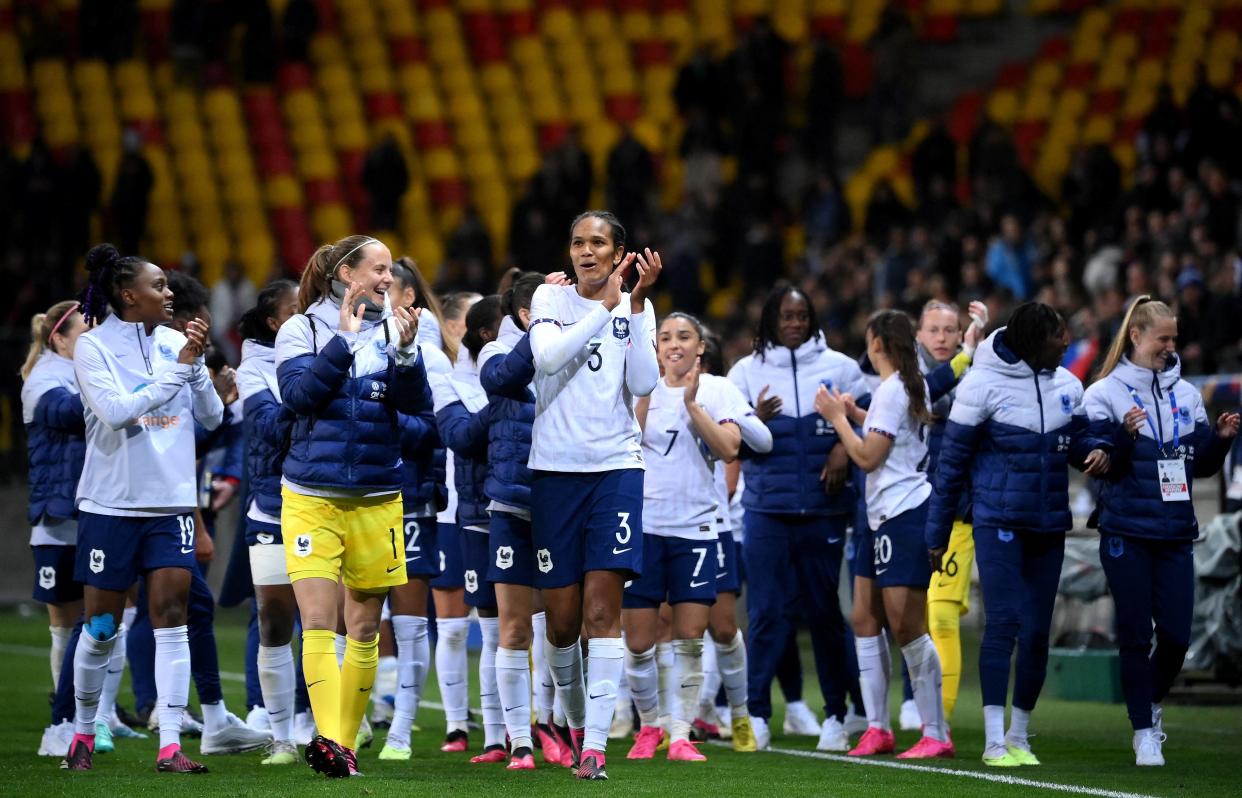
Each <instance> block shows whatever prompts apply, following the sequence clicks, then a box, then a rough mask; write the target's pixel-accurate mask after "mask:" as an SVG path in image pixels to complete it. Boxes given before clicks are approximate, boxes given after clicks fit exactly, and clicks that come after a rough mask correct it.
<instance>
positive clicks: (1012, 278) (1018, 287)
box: [987, 213, 1034, 301]
mask: <svg viewBox="0 0 1242 798" xmlns="http://www.w3.org/2000/svg"><path fill="white" fill-rule="evenodd" d="M1033 256H1034V253H1033V252H1032V246H1031V242H1030V240H1029V239H1027V237H1026V235H1025V234H1024V232H1023V230H1022V223H1021V222H1020V221H1018V217H1017V216H1015V215H1014V214H1012V213H1008V214H1005V216H1004V217H1003V218H1002V219H1001V232H1000V235H999V236H998V237H997V238H995V239H994V240H993V241H992V243H991V244H990V245H989V246H988V261H987V272H988V277H991V278H992V280H993V281H995V282H996V283H997V284H998V285H1000V286H1001V287H1002V288H1007V289H1009V292H1010V293H1011V294H1012V295H1013V297H1014V299H1017V300H1019V301H1021V300H1025V299H1026V298H1027V297H1029V296H1030V295H1031V293H1032V283H1031V270H1032V263H1031V261H1032V259H1033Z"/></svg>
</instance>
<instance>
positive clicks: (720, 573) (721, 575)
mask: <svg viewBox="0 0 1242 798" xmlns="http://www.w3.org/2000/svg"><path fill="white" fill-rule="evenodd" d="M728 575H729V572H728V571H717V572H716V579H717V580H720V579H724V578H725V577H726V576H728Z"/></svg>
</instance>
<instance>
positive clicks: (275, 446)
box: [237, 340, 296, 518]
mask: <svg viewBox="0 0 1242 798" xmlns="http://www.w3.org/2000/svg"><path fill="white" fill-rule="evenodd" d="M237 389H238V392H239V393H240V394H241V399H242V425H243V428H244V430H245V436H246V478H247V480H248V485H249V490H250V495H251V497H252V498H253V499H254V501H255V504H257V505H258V506H259V510H261V511H262V512H263V513H265V514H266V515H271V516H275V517H277V518H279V517H280V476H281V474H282V473H283V470H284V469H283V466H284V461H285V452H286V451H288V449H289V433H290V431H291V430H292V428H293V422H294V419H295V418H296V415H295V414H294V412H293V411H292V410H290V409H289V408H288V407H286V406H285V405H283V404H281V401H280V386H279V384H278V383H277V381H276V348H275V346H273V345H271V344H265V343H263V342H261V341H253V340H251V341H245V342H243V343H242V362H241V365H240V366H238V367H237Z"/></svg>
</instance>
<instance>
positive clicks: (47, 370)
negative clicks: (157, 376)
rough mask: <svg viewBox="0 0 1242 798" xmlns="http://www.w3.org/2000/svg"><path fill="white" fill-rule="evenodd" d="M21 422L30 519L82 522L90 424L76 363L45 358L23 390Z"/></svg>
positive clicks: (49, 354) (50, 356) (51, 355)
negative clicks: (78, 500)
mask: <svg viewBox="0 0 1242 798" xmlns="http://www.w3.org/2000/svg"><path fill="white" fill-rule="evenodd" d="M22 422H23V423H24V424H25V425H26V452H27V454H28V455H29V457H30V506H29V507H28V508H27V511H26V518H27V520H28V521H30V523H32V524H37V523H38V522H39V519H41V518H43V517H44V516H46V517H47V518H49V519H58V520H59V519H66V518H77V517H78V511H77V508H76V506H75V503H74V497H75V496H76V494H77V491H78V479H79V477H81V476H82V463H83V462H85V460H86V421H85V418H84V416H83V413H82V397H81V396H79V395H78V383H77V380H76V379H75V377H74V374H73V361H72V360H69V359H68V358H63V357H61V356H60V355H58V354H56V353H55V352H52V351H47V352H44V353H43V356H42V357H40V358H39V360H38V362H37V363H35V366H34V369H33V370H32V371H31V372H30V377H29V378H28V379H27V380H26V382H25V384H24V385H23V386H22Z"/></svg>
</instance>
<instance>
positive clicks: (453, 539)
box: [431, 523, 466, 590]
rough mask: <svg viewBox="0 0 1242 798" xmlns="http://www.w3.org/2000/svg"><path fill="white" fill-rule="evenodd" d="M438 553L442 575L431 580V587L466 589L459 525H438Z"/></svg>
mask: <svg viewBox="0 0 1242 798" xmlns="http://www.w3.org/2000/svg"><path fill="white" fill-rule="evenodd" d="M436 551H437V552H438V554H437V557H438V559H439V566H440V573H439V574H438V575H436V576H433V577H432V578H431V586H432V587H435V588H439V589H441V590H455V589H457V588H461V587H464V586H465V584H466V582H465V575H464V573H463V572H464V571H465V570H466V569H465V566H463V565H462V564H461V532H460V531H458V529H457V524H440V523H437V524H436Z"/></svg>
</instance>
